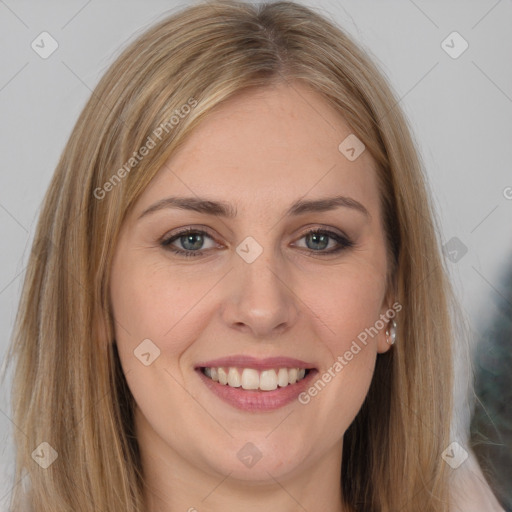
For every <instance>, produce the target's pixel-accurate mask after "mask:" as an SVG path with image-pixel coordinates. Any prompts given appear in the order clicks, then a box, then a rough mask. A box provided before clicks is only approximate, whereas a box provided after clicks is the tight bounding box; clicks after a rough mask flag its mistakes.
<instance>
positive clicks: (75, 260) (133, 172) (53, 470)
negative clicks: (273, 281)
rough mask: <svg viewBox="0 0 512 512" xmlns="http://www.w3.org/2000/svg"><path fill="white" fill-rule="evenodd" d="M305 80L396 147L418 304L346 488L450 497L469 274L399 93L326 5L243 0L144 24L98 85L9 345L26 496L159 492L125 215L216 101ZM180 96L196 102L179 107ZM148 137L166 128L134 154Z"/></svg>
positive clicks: (389, 176)
mask: <svg viewBox="0 0 512 512" xmlns="http://www.w3.org/2000/svg"><path fill="white" fill-rule="evenodd" d="M295 80H299V81H301V82H302V83H305V84H307V85H309V86H310V87H311V89H312V90H313V91H315V92H317V93H319V94H321V95H322V96H323V97H324V98H325V99H327V101H328V102H329V103H330V105H331V106H332V107H333V109H335V110H336V111H337V112H339V113H340V115H341V116H343V119H344V120H345V121H346V122H347V123H348V125H349V126H350V127H351V130H352V131H353V133H355V134H356V136H357V137H358V138H359V139H360V140H361V141H362V142H363V143H364V144H365V146H366V148H367V150H368V151H369V152H370V154H371V155H372V156H373V158H374V160H375V162H376V163H377V165H378V182H379V187H380V194H381V207H382V212H383V219H384V223H385V229H386V235H387V242H388V251H389V255H390V259H389V261H390V262H391V264H390V268H389V285H390V287H391V289H392V290H393V292H394V297H395V298H396V300H398V301H399V302H400V304H401V305H402V311H401V313H400V315H399V319H398V337H399V341H398V342H397V344H396V345H394V346H393V347H392V349H391V350H389V351H388V352H387V353H386V354H381V355H379V356H378V358H377V364H376V369H375V374H374V377H373V381H372V385H371V387H370V390H369V393H368V396H367V398H366V400H365V402H364V404H363V406H362V408H361V410H360V411H359V413H358V415H357V417H356V418H355V420H354V422H353V424H352V425H351V426H350V427H349V429H348V430H347V432H346V433H345V436H344V446H343V460H342V461H341V462H342V481H341V486H342V492H343V496H344V499H345V501H346V503H347V505H349V506H350V507H351V508H353V509H355V510H361V511H364V512H369V511H382V512H390V511H391V510H422V511H424V512H428V511H430V512H434V511H435V512H446V511H448V510H449V504H448V503H449V493H448V475H447V473H446V464H445V462H444V461H443V459H442V457H441V453H442V452H443V450H444V449H445V448H446V447H447V446H448V444H449V434H450V420H451V417H452V396H451V389H452V378H453V377H452V327H451V321H450V314H449V309H450V303H451V302H450V301H451V300H452V299H451V298H452V292H451V288H450V285H449V282H448V279H447V277H446V270H445V267H444V262H443V258H442V256H441V251H440V247H439V242H438V240H437V232H438V231H437V226H436V222H437V221H436V220H435V219H436V217H435V215H434V212H433V211H432V208H431V206H430V205H431V202H430V198H429V193H428V190H427V186H426V182H425V178H424V175H423V170H422V164H421V162H420V159H419V156H418V154H417V151H416V149H415V144H414V141H413V138H412V135H411V133H410V130H409V128H408V125H407V122H406V120H405V118H404V116H403V114H402V113H401V110H400V106H399V104H398V101H397V98H396V97H395V95H394V93H393V92H392V91H391V89H390V87H389V86H388V84H387V82H386V80H385V79H384V77H383V74H382V72H381V71H379V70H378V68H377V67H376V65H375V64H373V63H372V62H371V61H370V59H369V58H368V56H367V55H366V54H365V52H364V51H362V50H361V49H360V48H359V47H358V46H357V45H356V44H355V43H354V42H353V41H352V40H351V38H349V37H348V36H347V35H346V34H345V33H344V32H343V31H341V30H340V29H339V28H338V27H337V26H335V25H334V24H333V23H331V22H330V21H328V20H326V19H325V18H323V17H322V16H320V15H319V14H317V13H315V12H314V11H312V10H310V9H309V8H306V7H304V6H301V5H298V4H295V3H293V2H275V3H270V4H260V5H251V4H247V3H239V2H234V1H208V2H202V3H197V4H195V5H192V6H189V7H187V8H186V9H183V10H181V11H179V12H176V13H174V14H173V15H172V16H171V17H168V18H167V19H165V20H163V21H161V22H159V23H158V24H157V25H155V26H154V27H152V28H151V29H150V30H148V31H147V32H145V33H144V34H143V35H142V36H140V37H139V38H138V39H137V40H136V41H134V42H132V43H131V44H130V45H129V46H128V47H127V48H126V49H125V50H124V52H123V53H122V54H121V55H120V56H119V57H118V58H117V59H116V61H115V62H114V63H113V65H112V66H111V67H110V68H109V70H108V71H107V73H106V74H105V75H104V76H103V78H102V79H101V80H100V82H99V84H98V85H97V87H96V88H95V90H94V92H93V94H92V96H91V98H90V99H89V101H88V103H87V105H86V106H85V108H84V110H83V112H82V113H81V115H80V117H79V119H78V121H77V123H76V125H75V127H74V129H73V132H72V134H71V136H70V139H69V141H68V143H67V145H66V147H65V149H64V152H63V154H62V156H61V158H60V161H59V163H58V166H57V169H56V171H55V173H54V176H53V179H52V181H51V184H50V187H49V189H48V191H47V194H46V196H45V198H44V204H43V208H42V211H41V214H40V218H39V221H38V225H37V231H36V234H35V239H34V243H33V246H32V250H31V254H30V259H29V263H28V268H27V271H26V276H25V281H24V286H23V290H22V296H21V300H20V305H19V310H18V315H17V317H16V322H15V328H14V331H13V337H12V343H11V347H10V352H9V358H10V360H15V361H16V368H15V375H14V381H13V394H12V402H13V420H14V423H15V424H16V425H17V426H18V429H16V431H15V432H14V435H15V443H16V446H17V454H16V457H17V458H16V480H18V479H21V478H22V477H24V476H28V477H29V478H28V481H29V482H30V486H28V487H27V488H26V489H23V486H18V487H17V488H16V489H15V492H14V493H13V494H14V497H13V507H14V510H19V509H20V508H19V507H20V503H22V502H23V499H24V500H25V502H26V503H28V504H30V507H31V509H32V510H33V511H34V512H43V511H44V512H46V511H52V512H64V511H66V512H69V511H73V512H79V511H80V512H82V511H84V512H85V511H91V512H92V511H97V510H104V511H117V510H122V511H124V512H140V511H142V510H144V503H143V498H142V496H143V494H142V490H143V474H142V468H141V464H140V458H139V452H138V447H137V441H136V438H135V432H134V426H133V407H134V401H133V397H132V395H131V393H130V391H129V389H128V386H127V384H126V380H125V377H124V375H123V372H122V369H121V367H120V363H119V359H118V355H117V352H116V347H115V344H113V343H112V340H113V339H114V325H113V322H114V321H113V317H112V314H111V311H112V309H111V304H110V300H109V276H110V265H111V261H112V255H113V251H114V248H115V246H116V240H117V235H118V232H119V229H120V226H121V224H122V222H123V219H124V218H125V215H126V213H127V211H128V210H129V209H130V208H131V206H132V205H133V204H134V202H135V201H136V200H137V198H138V197H139V195H140V194H141V192H142V191H143V190H144V189H145V187H146V186H147V185H148V183H149V182H150V180H151V179H152V178H153V177H154V176H155V174H156V173H157V172H158V170H159V169H160V168H161V167H162V165H163V164H164V163H165V162H166V161H167V160H168V158H169V157H170V155H171V154H172V153H173V152H174V151H176V149H177V148H178V147H180V145H181V144H183V142H184V141H185V140H186V139H187V136H188V135H190V133H191V132H192V130H193V129H194V127H196V126H197V125H198V123H200V122H201V120H202V119H203V118H204V116H206V115H207V114H208V113H209V112H210V111H211V110H212V109H213V108H214V107H215V106H216V105H219V104H220V103H221V102H225V101H227V100H229V98H231V97H233V96H234V95H235V94H236V93H239V92H241V91H243V90H246V89H247V88H250V87H251V88H252V87H265V86H268V85H270V84H273V83H278V82H288V83H289V84H290V86H293V82H294V81H295ZM184 105H189V106H190V108H188V109H184V108H183V106H184ZM176 111H178V112H186V115H183V116H179V117H180V119H179V121H178V122H176V123H174V122H172V121H170V120H171V119H172V117H173V115H174V116H175V117H176V116H177V112H176ZM158 130H160V131H158ZM155 132H156V133H159V134H160V135H161V138H159V139H158V140H156V139H157V138H158V137H156V135H155ZM148 137H150V138H151V139H152V140H153V142H154V143H155V144H154V146H153V147H151V148H150V151H149V153H147V155H146V156H144V158H140V159H139V158H136V159H135V160H134V158H135V157H134V154H137V155H138V151H139V149H140V148H142V147H143V146H145V145H146V146H148V145H149V142H148V141H149V139H148ZM340 142H341V141H340ZM127 162H129V164H127ZM121 169H124V172H122V171H121ZM107 183H110V185H106V184H107ZM43 442H46V443H48V444H49V445H50V446H51V447H53V448H54V449H55V451H56V452H57V454H58V457H57V460H56V461H55V462H54V463H53V464H51V465H50V466H49V467H48V468H46V469H44V468H42V467H40V465H38V464H36V463H35V462H34V460H33V457H32V453H33V452H34V450H35V449H36V447H38V446H39V445H40V444H41V443H43ZM45 446H46V445H45Z"/></svg>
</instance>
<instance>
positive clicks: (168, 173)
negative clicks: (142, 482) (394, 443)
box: [110, 83, 390, 481]
mask: <svg viewBox="0 0 512 512" xmlns="http://www.w3.org/2000/svg"><path fill="white" fill-rule="evenodd" d="M350 134H351V130H350V129H349V127H348V126H347V125H346V124H345V123H344V122H343V120H342V119H341V118H340V117H339V115H337V114H336V113H335V112H334V111H333V110H331V109H330V107H329V105H328V104H327V103H325V101H324V100H323V99H322V98H321V97H320V96H318V95H316V93H313V92H311V91H310V90H309V89H307V88H305V87H304V86H302V85H300V84H297V83H295V84H294V85H293V87H290V86H287V85H279V86H275V87H271V88H266V89H264V90H258V91H252V92H250V93H244V94H243V95H239V96H238V97H236V98H235V99H231V100H230V101H229V102H226V103H225V104H224V105H222V106H220V107H219V108H217V109H216V110H215V111H214V112H213V113H212V114H211V115H209V117H208V118H207V119H206V120H204V121H203V122H202V124H201V125H200V126H199V127H198V128H197V129H196V130H195V132H194V133H193V134H192V135H191V136H190V138H189V139H188V140H187V142H186V144H185V145H184V146H183V147H182V148H181V149H180V150H179V151H178V152H177V153H175V154H174V155H173V157H172V158H171V159H170V160H169V161H168V163H167V165H166V166H165V167H164V168H162V169H161V170H160V172H159V173H158V174H157V176H156V177H155V179H154V180H153V181H152V182H151V183H150V185H149V186H148V187H147V188H146V190H145V191H144V193H143V194H142V195H141V197H140V198H139V200H138V202H137V203H136V205H135V207H134V208H133V209H132V210H131V212H130V214H129V215H128V217H127V219H126V221H125V223H124V224H123V227H122V231H121V234H120V238H119V241H118V245H117V247H116V253H115V257H114V261H113V268H112V281H111V290H110V292H111V300H112V304H113V311H114V317H115V326H116V341H117V346H118V351H119V355H120V359H121V363H122V367H123V370H124V373H125V375H126V379H127V382H128V385H129V387H130V389H131V392H132V393H133V396H134V398H135V401H136V404H137V407H136V428H137V437H138V439H139V444H140V446H141V450H142V456H143V461H146V462H147V463H148V464H155V465H160V467H167V468H168V469H169V471H172V470H173V468H174V469H176V468H178V467H179V468H181V469H183V468H188V469H187V471H195V472H197V471H201V472H202V473H204V474H209V475H210V476H212V475H213V476H218V475H227V474H228V473H230V475H231V478H238V479H241V480H253V481H256V480H259V481H261V480H271V479H272V478H276V479H277V480H279V481H283V480H284V479H286V478H287V477H292V476H293V475H298V474H299V473H300V472H303V471H306V472H307V471H311V470H312V469H313V468H314V467H315V465H318V464H320V463H322V464H324V465H325V464H326V465H330V466H332V468H333V471H335V470H339V464H340V457H341V450H342V440H343V434H344V432H345V430H346V429H347V427H348V426H349V425H350V423H351V422H352V420H353V419H354V417H355V416H356V414H357V412H358V410H359V409H360V407H361V405H362V403H363V401H364V398H365V396H366V394H367V391H368V388H369V385H370V381H371V379H372V375H373V371H374V364H375V360H376V356H377V353H379V352H380V353H382V352H385V351H386V350H388V349H389V345H388V343H387V342H386V334H385V330H386V328H387V323H386V324H385V327H384V328H382V325H383V321H382V319H384V320H386V318H385V317H384V316H382V317H381V315H383V314H386V312H388V311H389V307H390V302H388V301H387V300H386V270H387V261H386V247H385V236H384V231H383V224H382V218H381V213H380V211H379V192H378V188H377V179H376V171H375V167H374V162H373V160H372V159H371V157H370V155H369V153H368V151H363V152H362V153H361V154H360V155H359V156H357V154H358V152H359V151H360V149H361V148H360V147H358V146H357V145H356V146H354V144H355V142H357V141H355V142H354V139H352V138H349V139H348V140H347V141H345V142H344V144H342V146H341V149H339V146H340V144H341V143H342V142H343V141H344V140H345V139H346V138H347V137H348V136H349V135H350ZM351 148H354V150H352V149H351ZM355 157H357V158H355ZM354 158H355V159H354ZM171 197H172V198H174V199H175V201H180V202H182V205H181V207H180V208H177V207H175V206H173V204H172V203H171V201H170V200H168V199H169V198H171ZM185 198H186V200H185ZM333 198H342V199H338V202H337V203H336V204H334V205H333V204H330V203H329V201H330V200H331V199H333ZM343 198H344V199H343ZM166 200H168V201H167V202H162V201H166ZM321 200H323V201H325V203H322V202H319V201H321ZM202 201H208V203H202ZM310 202H312V203H311V204H310ZM217 203H219V204H220V205H221V206H222V208H221V207H220V206H215V205H217ZM297 203H298V204H299V206H297ZM194 204H195V205H196V207H193V206H194ZM199 204H201V205H202V206H197V205H199ZM308 204H309V207H308ZM155 205H159V207H158V208H156V207H155V208H152V207H154V206H155ZM187 205H188V206H187ZM294 205H295V206H294ZM148 209H150V210H151V211H149V212H147V211H146V210H148ZM224 210H226V212H224ZM144 212H146V213H144ZM223 213H230V214H231V215H224V214H223ZM185 228H190V229H191V232H190V233H188V234H186V235H183V234H181V235H180V231H182V230H183V229H185ZM309 231H313V232H312V233H309V234H308V232H309ZM174 251H178V252H180V251H181V252H182V253H180V254H177V253H175V252H174ZM185 251H188V252H189V254H190V256H188V257H187V256H185V255H184V254H183V253H184V252H185ZM372 329H373V330H372ZM376 331H378V332H377V333H376ZM365 333H366V336H365ZM368 333H371V334H368ZM362 340H364V342H363V341H362ZM358 348H359V350H358ZM244 358H245V359H244ZM336 363H338V364H336ZM204 367H209V368H210V367H213V368H215V369H214V370H210V371H211V372H212V374H211V377H213V379H212V378H209V377H208V376H206V375H205V374H204V373H203V370H202V368H204ZM230 367H232V368H233V369H232V370H230ZM219 368H223V369H224V370H222V369H219ZM292 368H298V369H299V371H298V372H297V371H295V370H292ZM301 369H302V371H301ZM306 369H307V370H308V371H307V372H305V370H306ZM245 370H246V371H245ZM208 371H209V370H206V372H208ZM224 372H225V373H224ZM274 372H275V373H274ZM303 373H305V377H304V379H303V380H301V381H299V382H296V383H293V382H295V378H296V376H297V375H298V377H299V378H300V377H302V374H303ZM329 376H330V379H329ZM225 378H227V379H228V384H223V383H221V382H225ZM214 379H217V381H215V380H214ZM218 380H220V381H221V382H219V381H218ZM326 381H327V382H326ZM240 384H242V385H243V387H242V386H240ZM315 384H316V387H315ZM276 386H277V388H276V389H273V390H272V388H275V387H276ZM244 387H245V388H248V389H244ZM250 388H257V389H250ZM261 388H264V389H261ZM311 390H312V391H311ZM315 390H316V393H315ZM183 470H184V469H183ZM270 475H272V477H271V476H270ZM218 481H220V480H218Z"/></svg>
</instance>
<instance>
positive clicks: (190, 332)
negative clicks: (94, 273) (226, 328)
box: [111, 259, 218, 368]
mask: <svg viewBox="0 0 512 512" xmlns="http://www.w3.org/2000/svg"><path fill="white" fill-rule="evenodd" d="M116 265H117V266H116V268H115V271H114V272H113V274H112V281H111V300H112V307H113V314H114V318H115V329H116V339H117V343H118V348H119V352H120V355H121V353H125V354H126V357H125V362H126V363H127V365H128V368H130V367H131V366H132V365H133V364H134V361H133V360H132V359H133V351H134V350H136V349H137V347H138V346H139V345H140V344H141V342H143V340H146V339H149V340H151V342H152V343H153V344H154V345H155V346H156V347H157V348H158V350H160V354H159V356H158V359H159V360H158V363H159V364H160V365H162V364H165V365H166V366H175V365H176V364H177V359H178V358H179V357H180V355H181V354H182V353H183V352H184V351H185V350H186V349H187V348H188V346H189V345H190V343H191V341H190V340H194V339H195V337H197V333H198V332H200V331H201V329H202V328H204V325H203V324H204V323H206V322H207V315H206V314H204V305H202V303H201V298H202V297H204V296H205V295H206V294H207V293H208V291H209V290H210V289H211V288H212V287H213V286H214V284H215V282H216V280H218V278H217V279H214V278H213V277H212V275H211V274H210V275H209V276H208V275H205V276H203V278H201V279H197V277H196V278H194V275H193V274H192V273H191V271H188V269H186V270H184V271H180V272H175V273H173V275H172V276H171V275H170V274H169V271H168V268H167V267H166V266H165V263H164V264H162V263H158V264H151V263H149V264H148V262H145V263H144V264H137V263H136V262H132V263H131V264H129V262H128V259H126V260H119V261H118V262H116ZM128 269H130V270H128ZM155 350H156V349H155ZM129 356H131V357H129ZM136 366H137V365H136Z"/></svg>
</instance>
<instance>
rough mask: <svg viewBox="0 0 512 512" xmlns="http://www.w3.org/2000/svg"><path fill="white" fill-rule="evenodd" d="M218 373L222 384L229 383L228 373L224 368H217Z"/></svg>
mask: <svg viewBox="0 0 512 512" xmlns="http://www.w3.org/2000/svg"><path fill="white" fill-rule="evenodd" d="M217 375H218V376H219V382H220V383H221V384H227V383H228V375H227V373H226V372H225V371H224V368H217Z"/></svg>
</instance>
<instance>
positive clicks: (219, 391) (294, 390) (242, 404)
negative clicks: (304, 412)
mask: <svg viewBox="0 0 512 512" xmlns="http://www.w3.org/2000/svg"><path fill="white" fill-rule="evenodd" d="M196 371H197V373H198V374H199V377H200V378H201V379H202V381H203V382H204V383H205V384H206V386H207V387H208V389H210V391H212V392H213V393H214V394H216V395H217V396H218V397H219V398H220V399H221V400H224V402H226V403H228V404H229V405H231V406H233V407H236V408H237V409H241V410H243V411H253V412H261V411H273V410H275V409H279V408H280V407H284V406H285V405H288V404H289V403H291V402H293V401H294V400H296V399H297V397H298V396H299V395H300V394H301V393H302V392H303V391H305V390H306V388H307V387H308V386H309V385H310V381H311V380H312V379H313V378H314V376H315V374H317V373H318V372H317V370H310V372H309V373H308V374H307V375H306V377H304V378H303V379H302V380H301V381H299V382H296V383H295V384H288V386H285V387H284V388H279V387H278V388H277V389H274V390H273V391H246V390H244V389H242V388H241V387H239V388H232V387H231V386H228V385H227V384H220V383H219V382H216V381H214V380H212V379H210V378H209V377H207V376H206V375H204V373H203V372H202V371H201V369H197V370H196Z"/></svg>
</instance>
